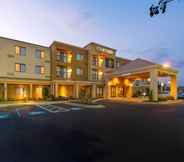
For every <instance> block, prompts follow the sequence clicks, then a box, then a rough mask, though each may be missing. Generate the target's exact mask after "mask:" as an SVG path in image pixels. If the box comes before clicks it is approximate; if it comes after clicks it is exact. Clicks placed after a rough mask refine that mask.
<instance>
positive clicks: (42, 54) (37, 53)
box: [35, 49, 45, 59]
mask: <svg viewBox="0 0 184 162" xmlns="http://www.w3.org/2000/svg"><path fill="white" fill-rule="evenodd" d="M35 57H36V58H39V59H43V58H44V57H45V52H44V51H42V50H39V49H36V50H35Z"/></svg>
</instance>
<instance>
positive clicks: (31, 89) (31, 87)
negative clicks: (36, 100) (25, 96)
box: [29, 84, 33, 100]
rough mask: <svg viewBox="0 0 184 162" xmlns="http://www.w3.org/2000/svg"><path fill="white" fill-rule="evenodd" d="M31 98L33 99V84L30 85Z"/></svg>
mask: <svg viewBox="0 0 184 162" xmlns="http://www.w3.org/2000/svg"><path fill="white" fill-rule="evenodd" d="M29 99H30V100H32V99H33V85H32V84H30V85H29Z"/></svg>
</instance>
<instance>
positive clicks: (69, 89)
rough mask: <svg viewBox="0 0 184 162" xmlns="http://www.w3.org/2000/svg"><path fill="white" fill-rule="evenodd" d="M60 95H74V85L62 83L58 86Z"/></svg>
mask: <svg viewBox="0 0 184 162" xmlns="http://www.w3.org/2000/svg"><path fill="white" fill-rule="evenodd" d="M58 88H59V90H58V96H62V97H74V93H73V92H74V86H70V85H60V86H58Z"/></svg>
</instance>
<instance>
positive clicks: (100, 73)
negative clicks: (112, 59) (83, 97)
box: [98, 71, 103, 80]
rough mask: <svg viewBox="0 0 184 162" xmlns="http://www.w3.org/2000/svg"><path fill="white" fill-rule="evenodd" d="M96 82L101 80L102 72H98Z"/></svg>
mask: <svg viewBox="0 0 184 162" xmlns="http://www.w3.org/2000/svg"><path fill="white" fill-rule="evenodd" d="M98 80H103V72H102V71H100V72H98Z"/></svg>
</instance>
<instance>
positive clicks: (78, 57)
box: [76, 53, 83, 61]
mask: <svg viewBox="0 0 184 162" xmlns="http://www.w3.org/2000/svg"><path fill="white" fill-rule="evenodd" d="M76 60H77V61H81V60H83V55H81V54H80V53H77V54H76Z"/></svg>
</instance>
